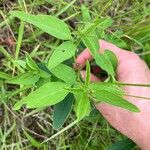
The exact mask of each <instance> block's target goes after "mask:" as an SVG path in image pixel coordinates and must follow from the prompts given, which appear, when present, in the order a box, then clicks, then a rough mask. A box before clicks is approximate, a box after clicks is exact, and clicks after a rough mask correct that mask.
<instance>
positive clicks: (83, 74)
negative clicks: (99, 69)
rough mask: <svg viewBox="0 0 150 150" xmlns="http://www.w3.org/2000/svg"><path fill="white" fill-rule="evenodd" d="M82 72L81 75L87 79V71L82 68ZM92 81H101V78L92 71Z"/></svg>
mask: <svg viewBox="0 0 150 150" xmlns="http://www.w3.org/2000/svg"><path fill="white" fill-rule="evenodd" d="M80 73H81V76H82V79H83V80H85V78H86V71H84V70H82V71H80ZM90 80H91V81H92V82H98V81H100V79H99V78H97V77H96V76H95V75H93V74H92V73H91V79H90Z"/></svg>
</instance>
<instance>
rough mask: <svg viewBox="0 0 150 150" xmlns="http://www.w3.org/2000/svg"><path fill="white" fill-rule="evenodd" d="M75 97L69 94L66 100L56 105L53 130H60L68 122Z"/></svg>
mask: <svg viewBox="0 0 150 150" xmlns="http://www.w3.org/2000/svg"><path fill="white" fill-rule="evenodd" d="M73 101H74V96H73V94H72V93H69V94H68V95H67V96H66V97H65V99H64V100H63V101H61V102H59V103H57V104H56V105H54V113H53V128H54V129H55V130H58V129H59V128H60V127H61V126H62V125H63V124H64V123H65V121H66V119H67V117H68V116H69V113H70V111H71V108H72V104H73Z"/></svg>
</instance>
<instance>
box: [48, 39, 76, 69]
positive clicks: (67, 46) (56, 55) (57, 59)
mask: <svg viewBox="0 0 150 150" xmlns="http://www.w3.org/2000/svg"><path fill="white" fill-rule="evenodd" d="M75 51H76V45H75V44H74V43H72V42H70V41H66V42H64V43H62V44H61V45H59V46H58V47H57V48H56V49H55V51H54V52H53V54H52V56H51V57H50V60H49V62H48V68H49V69H52V68H55V67H56V66H57V65H59V64H60V63H62V62H63V61H65V60H67V59H69V58H71V57H73V56H74V55H75Z"/></svg>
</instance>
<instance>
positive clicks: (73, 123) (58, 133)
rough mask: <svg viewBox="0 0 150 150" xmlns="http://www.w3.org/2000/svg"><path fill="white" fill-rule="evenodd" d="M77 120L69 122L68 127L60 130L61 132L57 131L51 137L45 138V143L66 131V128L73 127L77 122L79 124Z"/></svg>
mask: <svg viewBox="0 0 150 150" xmlns="http://www.w3.org/2000/svg"><path fill="white" fill-rule="evenodd" d="M77 122H78V121H77V120H75V121H73V122H72V123H71V124H69V125H68V126H67V127H65V128H63V129H62V130H60V131H59V132H57V133H56V134H54V135H52V136H51V137H50V138H48V139H47V140H45V141H44V142H42V144H43V143H46V142H48V141H50V140H51V139H53V138H55V137H56V136H58V135H60V134H62V133H63V132H65V131H66V130H68V129H70V128H71V127H73V126H74V125H75V124H77Z"/></svg>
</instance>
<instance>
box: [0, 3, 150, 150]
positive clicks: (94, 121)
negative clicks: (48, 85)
mask: <svg viewBox="0 0 150 150" xmlns="http://www.w3.org/2000/svg"><path fill="white" fill-rule="evenodd" d="M81 4H84V5H85V6H86V7H87V8H88V9H89V11H90V14H91V16H92V18H98V17H99V18H102V17H106V16H110V17H111V18H112V20H113V21H114V22H113V24H112V25H111V26H110V27H109V28H107V29H106V30H105V34H106V35H107V38H106V39H107V40H108V41H110V42H112V43H114V44H116V45H118V46H119V47H122V48H126V49H127V50H130V51H134V52H136V53H137V54H139V55H140V57H141V58H143V59H144V60H145V61H146V62H147V63H148V65H149V66H150V44H149V43H150V2H149V0H0V71H3V72H7V73H8V74H10V75H11V76H14V75H16V74H18V73H19V72H20V70H19V69H18V68H17V67H16V65H14V64H16V63H15V62H16V61H19V60H22V59H24V57H25V52H28V53H30V56H31V57H32V58H33V59H34V60H36V61H40V62H46V61H47V60H48V59H49V56H50V55H51V52H52V50H53V49H54V48H55V47H56V46H57V45H58V44H59V40H56V39H55V38H52V37H51V36H49V35H48V34H45V33H43V32H42V31H40V30H38V29H37V28H34V27H33V26H31V25H29V24H25V27H24V24H20V20H18V19H14V18H12V17H10V14H9V12H10V11H11V10H22V11H27V12H30V13H32V14H39V13H42V14H50V15H54V16H57V17H59V18H60V19H62V20H64V21H65V22H66V23H67V24H68V25H70V29H71V30H72V31H77V30H78V25H80V24H82V23H83V21H82V19H81ZM21 71H23V70H21ZM2 75H3V74H2V73H1V74H0V150H34V149H35V150H36V149H39V150H50V149H51V150H69V149H71V150H85V149H86V150H105V149H107V148H108V146H110V145H112V144H113V143H115V142H117V141H120V140H122V139H125V137H124V136H123V135H121V134H120V133H118V132H117V131H116V130H115V129H113V128H112V127H111V126H110V125H109V124H108V123H107V122H106V121H105V119H104V118H103V117H102V116H101V115H100V114H99V113H97V112H94V113H93V115H91V116H90V117H88V118H86V119H85V120H84V121H81V122H80V123H78V124H76V125H75V126H73V127H72V128H70V129H68V130H66V131H65V132H62V133H61V134H60V135H58V136H57V137H55V138H52V139H51V140H50V141H48V142H45V143H44V146H41V144H40V143H41V142H43V141H45V140H46V139H48V138H50V137H51V136H52V135H54V134H55V133H56V132H57V131H55V130H53V129H52V112H53V108H52V107H49V108H47V109H45V110H42V109H36V110H32V111H29V110H27V109H22V110H20V111H13V110H12V107H13V105H14V104H15V103H16V102H17V101H18V100H19V99H21V97H22V96H23V95H24V92H21V93H20V88H19V87H18V86H14V85H7V84H5V82H4V80H3V78H2ZM18 93H19V94H18ZM8 95H9V96H8ZM10 95H11V96H10ZM8 97H9V98H8ZM112 113H113V112H112ZM74 120H75V115H74V113H73V112H72V113H71V115H70V116H69V119H68V120H67V122H66V123H65V125H64V127H66V126H68V125H70V124H71V123H72V122H73V121H74ZM135 149H137V148H135Z"/></svg>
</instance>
